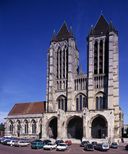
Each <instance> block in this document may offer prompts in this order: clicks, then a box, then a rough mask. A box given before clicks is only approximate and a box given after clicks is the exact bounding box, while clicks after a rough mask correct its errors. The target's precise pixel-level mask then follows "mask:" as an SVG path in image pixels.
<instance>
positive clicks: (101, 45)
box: [99, 40, 103, 74]
mask: <svg viewBox="0 0 128 154" xmlns="http://www.w3.org/2000/svg"><path fill="white" fill-rule="evenodd" d="M99 73H101V74H102V73H103V41H102V40H101V41H100V51H99Z"/></svg>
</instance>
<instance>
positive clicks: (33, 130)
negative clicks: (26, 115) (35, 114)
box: [32, 120, 36, 134]
mask: <svg viewBox="0 0 128 154" xmlns="http://www.w3.org/2000/svg"><path fill="white" fill-rule="evenodd" d="M32 134H36V121H35V120H32Z"/></svg>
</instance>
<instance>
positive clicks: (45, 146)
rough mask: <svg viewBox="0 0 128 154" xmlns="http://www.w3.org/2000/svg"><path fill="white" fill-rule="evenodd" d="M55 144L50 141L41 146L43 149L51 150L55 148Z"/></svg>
mask: <svg viewBox="0 0 128 154" xmlns="http://www.w3.org/2000/svg"><path fill="white" fill-rule="evenodd" d="M56 147H57V145H56V144H52V143H51V142H50V143H48V144H46V145H44V146H43V149H44V150H52V149H56Z"/></svg>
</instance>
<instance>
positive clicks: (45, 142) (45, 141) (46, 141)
mask: <svg viewBox="0 0 128 154" xmlns="http://www.w3.org/2000/svg"><path fill="white" fill-rule="evenodd" d="M50 142H51V140H43V143H44V145H45V144H48V143H50Z"/></svg>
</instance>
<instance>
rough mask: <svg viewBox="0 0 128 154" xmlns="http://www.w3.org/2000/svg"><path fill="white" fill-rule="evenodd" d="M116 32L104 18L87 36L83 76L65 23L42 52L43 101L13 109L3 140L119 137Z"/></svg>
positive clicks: (19, 105)
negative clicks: (44, 74) (44, 64)
mask: <svg viewBox="0 0 128 154" xmlns="http://www.w3.org/2000/svg"><path fill="white" fill-rule="evenodd" d="M118 54H119V51H118V31H117V30H116V29H115V28H114V26H113V24H112V22H108V21H107V20H106V19H105V18H104V16H103V15H101V16H100V18H99V19H98V21H97V23H96V25H95V26H91V28H90V32H89V34H88V36H87V74H85V73H83V72H82V70H81V69H80V64H79V51H78V48H77V45H76V41H75V37H74V35H73V33H72V31H71V30H69V29H68V27H67V24H66V23H64V24H63V25H62V27H61V28H60V30H59V32H58V33H57V34H56V33H54V34H53V37H52V39H51V41H50V46H49V49H48V53H47V87H46V102H33V103H20V104H15V105H14V107H13V108H12V110H11V111H10V112H9V114H8V116H7V118H6V123H5V128H6V132H5V133H6V135H12V136H18V137H39V138H54V139H56V138H61V139H82V138H83V137H84V138H86V139H109V140H111V141H113V140H116V139H118V140H119V139H120V138H121V128H122V122H123V114H122V111H121V109H120V107H119V59H118V56H119V55H118Z"/></svg>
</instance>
